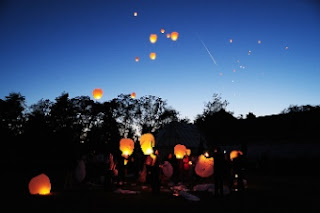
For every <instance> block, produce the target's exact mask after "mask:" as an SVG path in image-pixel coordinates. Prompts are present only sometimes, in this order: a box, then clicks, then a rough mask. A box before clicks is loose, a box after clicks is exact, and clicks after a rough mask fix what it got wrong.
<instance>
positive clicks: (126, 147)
mask: <svg viewBox="0 0 320 213" xmlns="http://www.w3.org/2000/svg"><path fill="white" fill-rule="evenodd" d="M119 149H120V151H122V156H124V157H128V156H130V155H131V154H132V152H133V149H134V141H133V140H132V139H130V138H122V139H121V140H120V145H119Z"/></svg>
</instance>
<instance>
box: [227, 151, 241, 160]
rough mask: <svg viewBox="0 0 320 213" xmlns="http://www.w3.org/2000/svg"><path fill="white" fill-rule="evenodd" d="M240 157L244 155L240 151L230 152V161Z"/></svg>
mask: <svg viewBox="0 0 320 213" xmlns="http://www.w3.org/2000/svg"><path fill="white" fill-rule="evenodd" d="M239 155H243V153H242V152H241V151H240V150H232V151H231V152H230V160H233V159H234V158H237V157H238V156H239Z"/></svg>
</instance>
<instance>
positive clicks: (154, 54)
mask: <svg viewBox="0 0 320 213" xmlns="http://www.w3.org/2000/svg"><path fill="white" fill-rule="evenodd" d="M156 57H157V54H156V53H155V52H152V53H150V59H151V60H155V59H156Z"/></svg>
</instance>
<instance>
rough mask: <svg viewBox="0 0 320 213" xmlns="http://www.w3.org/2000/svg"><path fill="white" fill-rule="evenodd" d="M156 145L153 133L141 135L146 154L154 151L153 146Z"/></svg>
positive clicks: (141, 143)
mask: <svg viewBox="0 0 320 213" xmlns="http://www.w3.org/2000/svg"><path fill="white" fill-rule="evenodd" d="M154 146H155V139H154V136H153V135H152V134H151V133H145V134H143V135H141V137H140V147H141V150H142V152H143V154H145V155H150V154H152V153H153V147H154Z"/></svg>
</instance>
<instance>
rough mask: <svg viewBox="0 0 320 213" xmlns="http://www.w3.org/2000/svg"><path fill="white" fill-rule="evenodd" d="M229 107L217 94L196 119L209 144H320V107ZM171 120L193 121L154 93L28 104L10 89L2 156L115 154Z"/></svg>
mask: <svg viewBox="0 0 320 213" xmlns="http://www.w3.org/2000/svg"><path fill="white" fill-rule="evenodd" d="M227 106H228V102H227V101H225V100H222V99H221V97H220V96H219V95H217V94H214V95H213V99H212V100H211V101H209V102H208V103H207V104H206V105H205V107H204V110H203V112H202V113H201V114H198V115H197V117H196V119H195V120H194V121H193V123H194V124H195V125H196V126H197V127H198V128H199V130H200V131H201V132H202V133H203V135H204V136H205V138H206V141H207V144H208V146H209V147H213V146H215V145H226V144H243V145H247V144H249V143H261V142H263V143H284V142H295V143H312V142H314V143H318V142H319V139H320V137H319V134H318V124H319V121H320V106H310V105H306V106H294V105H292V106H289V107H288V108H287V109H284V110H283V112H281V113H279V114H277V115H269V116H262V117H256V116H255V115H254V114H253V113H250V112H249V113H248V114H247V115H246V116H245V117H244V118H242V117H238V118H236V117H234V116H233V113H232V112H229V111H227V110H226V108H227ZM172 121H178V122H187V123H191V122H190V120H189V119H188V118H181V117H180V115H179V112H178V111H176V110H175V109H173V108H171V107H169V106H168V104H167V103H166V101H164V100H162V99H161V98H159V97H155V96H151V95H149V96H144V97H141V98H139V99H136V98H131V96H130V94H127V95H126V94H121V95H119V96H118V97H117V98H114V99H112V100H111V101H107V102H103V103H101V102H99V101H95V100H92V99H91V98H90V97H88V96H80V97H75V98H69V95H68V93H62V94H61V96H59V97H57V98H56V99H55V101H50V100H43V99H41V100H39V101H38V103H36V104H33V105H31V106H26V105H25V97H24V96H22V95H21V94H20V93H10V94H9V95H8V96H6V97H5V99H4V100H2V99H0V132H1V136H0V137H1V147H2V149H1V150H2V153H1V160H2V162H15V161H16V160H17V159H18V161H19V160H21V159H23V161H25V162H27V161H33V160H40V161H42V162H46V161H50V160H52V159H55V161H57V162H62V163H64V162H68V161H69V160H74V159H76V158H79V156H80V155H81V154H83V153H89V152H91V151H96V152H109V151H110V152H113V153H117V152H119V141H120V139H121V138H123V137H128V138H132V139H133V140H134V141H138V139H139V136H140V135H141V134H143V133H147V132H151V133H154V134H156V133H157V132H158V131H159V130H160V129H161V128H162V127H164V126H165V125H166V124H168V123H170V122H172ZM137 144H138V143H137ZM137 146H138V145H137ZM135 150H140V149H135Z"/></svg>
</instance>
